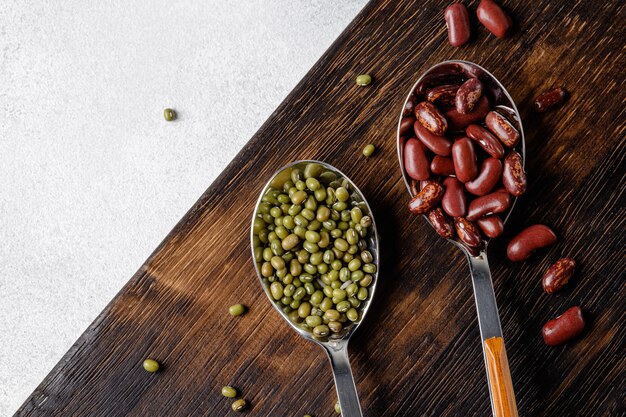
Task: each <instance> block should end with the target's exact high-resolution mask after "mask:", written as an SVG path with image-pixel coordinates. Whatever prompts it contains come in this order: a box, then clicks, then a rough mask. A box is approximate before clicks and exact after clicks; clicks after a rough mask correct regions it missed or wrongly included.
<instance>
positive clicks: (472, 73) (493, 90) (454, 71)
mask: <svg viewBox="0 0 626 417" xmlns="http://www.w3.org/2000/svg"><path fill="white" fill-rule="evenodd" d="M468 78H478V79H479V80H480V81H481V82H482V84H483V86H484V88H485V91H484V94H485V95H486V96H487V97H488V98H489V101H490V103H491V105H492V106H493V108H494V109H495V110H498V112H499V113H502V114H503V115H504V116H506V118H507V119H508V120H509V121H510V122H511V123H512V124H513V126H515V128H516V129H517V130H518V131H519V133H520V141H519V143H518V145H517V146H516V148H515V150H516V151H518V152H519V154H520V155H521V156H522V165H524V162H525V160H526V145H525V139H524V129H523V126H522V118H521V116H520V114H519V111H518V110H517V106H516V105H515V102H514V101H513V99H512V98H511V95H510V94H509V93H508V91H507V90H506V89H505V88H504V86H503V85H502V84H501V83H500V81H498V79H497V78H496V77H495V76H494V75H493V74H491V73H490V72H489V71H487V70H486V69H484V68H483V67H481V66H480V65H477V64H474V63H473V62H468V61H444V62H441V63H439V64H436V65H434V66H432V67H430V68H429V69H428V70H426V72H424V73H423V74H422V75H421V76H420V77H419V78H418V79H417V81H416V82H415V84H413V87H412V88H411V90H410V91H409V93H408V94H407V97H406V99H405V101H404V105H403V107H402V108H403V109H404V108H405V106H406V105H407V103H408V102H409V100H411V99H412V98H413V96H414V94H423V93H424V92H426V91H427V90H428V89H429V88H431V87H433V86H435V85H440V84H446V83H447V84H451V83H457V84H461V83H462V82H463V81H465V80H467V79H468ZM402 119H403V115H402V112H400V118H399V120H398V129H397V135H396V136H397V150H398V161H399V163H400V167H401V170H402V178H403V179H404V184H405V185H406V187H407V190H408V191H409V194H410V195H411V197H413V196H414V190H415V188H414V187H412V186H411V184H412V182H414V181H415V180H413V179H412V178H411V177H409V175H408V174H407V172H406V170H405V169H404V153H403V150H404V143H405V141H406V140H407V138H405V137H403V136H402V135H401V134H400V126H401V124H402ZM516 202H517V198H516V197H514V198H513V199H512V202H511V205H510V207H509V210H508V211H507V212H506V214H505V216H504V218H503V223H504V224H505V225H506V222H507V220H508V219H509V217H510V216H511V213H512V212H513V208H514V207H515V203H516ZM424 218H425V219H426V221H427V222H429V224H430V220H429V219H428V216H426V215H424ZM448 240H449V241H450V242H451V243H453V244H454V245H456V246H458V247H460V248H461V249H462V250H463V251H464V252H468V251H469V252H470V253H471V252H473V251H472V248H469V247H468V246H466V245H465V244H464V243H463V242H461V241H460V240H459V239H458V237H455V238H454V239H448ZM489 241H490V239H488V238H484V237H483V248H484V249H486V247H487V244H488V243H489Z"/></svg>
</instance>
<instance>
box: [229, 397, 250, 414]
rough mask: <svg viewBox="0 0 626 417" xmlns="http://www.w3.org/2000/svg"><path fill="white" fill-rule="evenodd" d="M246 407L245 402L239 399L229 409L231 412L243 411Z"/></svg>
mask: <svg viewBox="0 0 626 417" xmlns="http://www.w3.org/2000/svg"><path fill="white" fill-rule="evenodd" d="M247 405H248V403H247V402H246V400H244V399H243V398H240V399H238V400H237V401H235V402H233V404H232V405H231V408H232V409H233V411H243V410H244V409H245V408H246V406H247Z"/></svg>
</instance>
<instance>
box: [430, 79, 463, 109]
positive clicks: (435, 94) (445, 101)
mask: <svg viewBox="0 0 626 417" xmlns="http://www.w3.org/2000/svg"><path fill="white" fill-rule="evenodd" d="M458 89H459V86H458V85H456V84H446V85H440V86H438V87H435V88H433V89H432V90H430V91H428V93H426V100H428V101H430V102H431V103H434V104H437V105H440V106H442V107H454V99H455V97H456V91H457V90H458Z"/></svg>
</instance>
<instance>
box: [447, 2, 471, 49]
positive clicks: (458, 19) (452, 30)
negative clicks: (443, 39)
mask: <svg viewBox="0 0 626 417" xmlns="http://www.w3.org/2000/svg"><path fill="white" fill-rule="evenodd" d="M444 17H445V19H446V25H447V26H448V42H450V45H452V46H461V45H465V44H466V43H467V42H468V41H469V39H470V34H471V31H470V20H469V14H468V13H467V8H466V7H465V5H463V4H462V3H454V4H452V5H450V6H448V7H447V8H446V11H445V13H444Z"/></svg>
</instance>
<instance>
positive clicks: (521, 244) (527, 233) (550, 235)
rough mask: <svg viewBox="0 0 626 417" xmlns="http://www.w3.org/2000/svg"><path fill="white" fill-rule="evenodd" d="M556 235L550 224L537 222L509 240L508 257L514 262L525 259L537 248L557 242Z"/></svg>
mask: <svg viewBox="0 0 626 417" xmlns="http://www.w3.org/2000/svg"><path fill="white" fill-rule="evenodd" d="M556 240H557V239H556V235H555V234H554V232H553V231H552V229H550V228H549V227H548V226H545V225H543V224H535V225H532V226H530V227H528V228H526V229H524V230H522V231H521V232H520V233H519V234H518V235H517V236H515V237H514V238H513V239H511V241H510V242H509V246H508V247H507V249H506V255H507V257H508V258H509V259H510V260H511V261H513V262H519V261H525V260H526V259H528V258H530V256H531V255H532V254H533V252H535V251H536V250H537V249H540V248H545V247H547V246H550V245H554V244H555V243H556Z"/></svg>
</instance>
